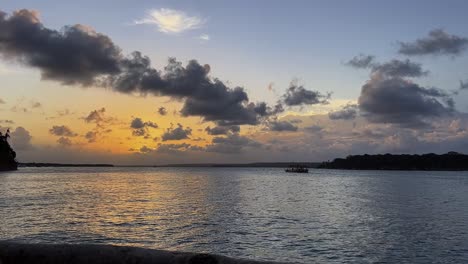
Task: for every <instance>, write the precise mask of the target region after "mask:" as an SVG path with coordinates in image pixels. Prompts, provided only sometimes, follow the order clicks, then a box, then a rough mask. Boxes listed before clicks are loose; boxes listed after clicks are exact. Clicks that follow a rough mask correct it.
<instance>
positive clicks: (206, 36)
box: [198, 34, 210, 41]
mask: <svg viewBox="0 0 468 264" xmlns="http://www.w3.org/2000/svg"><path fill="white" fill-rule="evenodd" d="M198 38H199V39H201V40H204V41H208V40H210V35H208V34H201V35H200V36H199V37H198Z"/></svg>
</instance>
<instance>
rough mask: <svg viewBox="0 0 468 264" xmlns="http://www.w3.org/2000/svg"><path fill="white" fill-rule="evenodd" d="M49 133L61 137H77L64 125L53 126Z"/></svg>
mask: <svg viewBox="0 0 468 264" xmlns="http://www.w3.org/2000/svg"><path fill="white" fill-rule="evenodd" d="M49 133H51V134H52V135H55V136H61V137H76V136H77V135H78V134H76V133H75V132H73V131H72V130H71V129H70V128H69V127H67V126H64V125H62V126H53V127H52V128H51V129H49Z"/></svg>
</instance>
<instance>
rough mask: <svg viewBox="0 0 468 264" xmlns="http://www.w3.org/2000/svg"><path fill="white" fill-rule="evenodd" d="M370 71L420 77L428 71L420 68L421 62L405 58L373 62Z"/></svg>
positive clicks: (391, 75) (395, 75) (387, 74)
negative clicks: (380, 62)
mask: <svg viewBox="0 0 468 264" xmlns="http://www.w3.org/2000/svg"><path fill="white" fill-rule="evenodd" d="M372 72H373V73H376V74H381V75H385V76H389V77H422V76H425V75H427V74H428V73H429V72H428V71H424V70H423V69H422V66H421V64H419V63H415V62H412V61H410V60H409V59H406V60H403V61H401V60H396V59H393V60H391V61H389V62H386V63H383V64H375V65H374V66H373V67H372Z"/></svg>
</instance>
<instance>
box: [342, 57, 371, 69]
mask: <svg viewBox="0 0 468 264" xmlns="http://www.w3.org/2000/svg"><path fill="white" fill-rule="evenodd" d="M374 60H375V56H372V55H364V54H359V55H357V56H354V57H353V58H352V59H351V60H349V61H347V62H346V63H345V64H346V65H348V66H351V67H354V68H357V69H367V68H371V67H373V66H374Z"/></svg>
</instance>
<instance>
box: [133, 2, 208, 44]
mask: <svg viewBox="0 0 468 264" xmlns="http://www.w3.org/2000/svg"><path fill="white" fill-rule="evenodd" d="M204 23H205V19H203V18H200V17H197V16H189V15H188V14H186V13H185V12H183V11H180V10H174V9H169V8H161V9H153V10H150V11H148V14H147V15H146V17H145V18H143V19H141V20H136V21H134V24H135V25H156V26H157V27H158V30H159V31H160V32H163V33H169V34H171V33H172V34H174V33H176V34H177V33H181V32H184V31H188V30H193V29H197V28H200V27H201V26H203V24H204ZM202 36H208V35H202ZM202 36H200V38H201V37H202ZM208 39H209V36H208Z"/></svg>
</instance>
